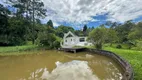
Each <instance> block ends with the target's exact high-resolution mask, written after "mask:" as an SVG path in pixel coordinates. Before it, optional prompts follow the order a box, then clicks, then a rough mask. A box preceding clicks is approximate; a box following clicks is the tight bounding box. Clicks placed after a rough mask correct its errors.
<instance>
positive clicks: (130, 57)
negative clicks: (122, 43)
mask: <svg viewBox="0 0 142 80" xmlns="http://www.w3.org/2000/svg"><path fill="white" fill-rule="evenodd" d="M104 50H108V51H112V52H114V53H116V54H118V55H120V56H122V57H123V58H125V59H126V60H127V61H128V62H129V63H130V64H131V65H132V67H133V69H134V80H141V79H142V76H141V75H142V72H141V71H142V68H141V67H142V59H141V58H142V51H136V50H128V49H116V48H112V47H104Z"/></svg>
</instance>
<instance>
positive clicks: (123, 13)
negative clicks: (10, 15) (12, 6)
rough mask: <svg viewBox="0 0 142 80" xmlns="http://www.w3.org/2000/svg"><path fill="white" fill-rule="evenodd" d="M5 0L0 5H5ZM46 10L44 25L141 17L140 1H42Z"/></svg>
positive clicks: (77, 23) (141, 1)
mask: <svg viewBox="0 0 142 80" xmlns="http://www.w3.org/2000/svg"><path fill="white" fill-rule="evenodd" d="M5 1H6V0H1V1H0V3H2V4H5V3H4V2H5ZM42 1H43V2H44V5H45V8H46V9H47V17H46V18H45V19H44V20H43V19H42V21H43V23H46V22H47V21H48V20H50V19H51V20H53V22H54V23H56V24H58V25H59V24H60V23H64V22H65V23H67V24H73V25H77V26H79V25H80V24H87V23H88V22H95V21H98V19H97V18H94V16H98V15H104V14H107V15H105V16H107V19H106V20H109V21H117V22H125V21H127V20H133V19H136V18H138V17H140V16H142V5H141V4H142V0H58V1H57V0H42Z"/></svg>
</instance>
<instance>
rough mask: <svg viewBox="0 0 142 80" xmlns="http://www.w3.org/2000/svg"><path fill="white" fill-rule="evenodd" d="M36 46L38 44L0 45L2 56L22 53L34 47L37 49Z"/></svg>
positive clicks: (0, 54)
mask: <svg viewBox="0 0 142 80" xmlns="http://www.w3.org/2000/svg"><path fill="white" fill-rule="evenodd" d="M36 48H38V46H36V45H23V46H9V47H0V56H6V55H20V51H26V50H32V49H36ZM15 52H16V53H15ZM17 52H19V53H17ZM24 54H25V53H24Z"/></svg>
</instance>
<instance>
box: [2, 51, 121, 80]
mask: <svg viewBox="0 0 142 80" xmlns="http://www.w3.org/2000/svg"><path fill="white" fill-rule="evenodd" d="M29 53H31V52H29ZM38 53H43V54H40V55H27V56H26V55H25V56H9V57H1V58H0V80H47V79H48V80H98V79H100V80H121V79H122V72H123V71H122V69H121V68H120V66H119V65H118V64H117V63H116V62H115V61H113V60H112V59H110V58H108V57H105V56H101V55H97V54H90V53H88V52H81V53H77V54H68V53H64V52H59V53H57V51H53V50H51V51H40V52H38Z"/></svg>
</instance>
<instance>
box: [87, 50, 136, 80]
mask: <svg viewBox="0 0 142 80" xmlns="http://www.w3.org/2000/svg"><path fill="white" fill-rule="evenodd" d="M85 51H88V52H91V53H95V54H99V55H104V56H108V57H110V58H111V59H113V60H115V61H116V62H117V63H118V64H120V66H121V67H122V69H123V70H124V73H123V74H122V75H123V78H122V80H133V79H134V73H133V69H132V67H131V65H130V64H129V63H128V62H127V61H126V60H125V59H123V58H122V57H120V56H118V55H117V54H115V53H113V52H110V51H106V50H97V49H89V48H86V49H85Z"/></svg>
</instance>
